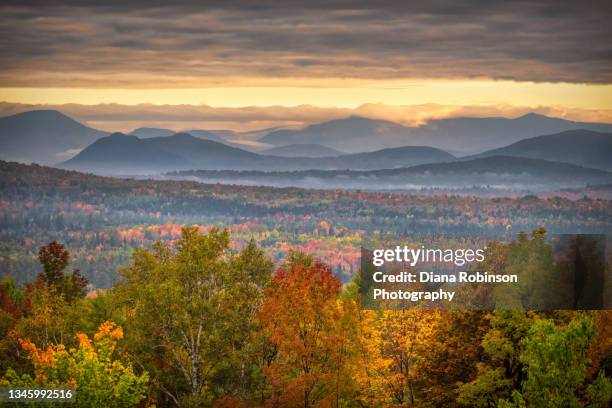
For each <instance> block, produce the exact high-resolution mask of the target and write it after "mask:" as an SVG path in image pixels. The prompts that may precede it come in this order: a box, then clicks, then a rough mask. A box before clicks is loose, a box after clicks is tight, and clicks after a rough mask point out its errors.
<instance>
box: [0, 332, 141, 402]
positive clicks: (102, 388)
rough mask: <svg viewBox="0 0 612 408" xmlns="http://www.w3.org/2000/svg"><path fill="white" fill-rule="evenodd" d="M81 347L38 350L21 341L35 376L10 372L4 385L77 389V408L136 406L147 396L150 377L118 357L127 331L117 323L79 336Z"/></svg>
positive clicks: (30, 343)
mask: <svg viewBox="0 0 612 408" xmlns="http://www.w3.org/2000/svg"><path fill="white" fill-rule="evenodd" d="M76 338H77V339H78V343H79V345H78V348H70V349H66V347H65V346H64V345H63V344H61V343H60V344H56V345H49V346H47V347H45V348H39V347H37V346H36V345H35V344H34V343H33V342H31V341H30V340H29V339H19V343H20V345H21V348H22V349H23V350H24V351H25V352H26V353H28V355H29V357H30V359H31V361H32V364H33V366H34V375H33V376H32V375H29V374H23V375H21V376H20V375H18V374H17V372H15V371H14V370H13V369H9V370H8V371H7V373H6V375H5V376H4V378H3V379H2V380H0V384H1V385H4V386H11V387H30V388H32V387H38V388H41V387H48V388H53V387H55V388H58V387H65V388H74V389H75V390H76V402H75V404H74V406H76V407H109V406H113V407H132V406H134V405H136V404H137V403H138V402H140V401H142V399H143V398H144V397H145V395H146V391H147V383H148V375H147V373H142V374H140V375H138V374H136V373H134V371H133V369H132V367H131V366H130V365H129V364H124V363H123V362H121V361H120V360H118V359H117V358H115V356H114V352H115V348H116V343H117V342H118V341H119V340H121V339H122V338H123V329H122V328H121V327H119V326H117V325H116V324H115V323H113V322H109V321H107V322H105V323H103V324H102V325H100V327H99V330H98V332H97V333H96V335H95V336H94V338H93V341H92V339H90V338H89V337H88V336H87V335H85V334H83V333H78V334H77V335H76Z"/></svg>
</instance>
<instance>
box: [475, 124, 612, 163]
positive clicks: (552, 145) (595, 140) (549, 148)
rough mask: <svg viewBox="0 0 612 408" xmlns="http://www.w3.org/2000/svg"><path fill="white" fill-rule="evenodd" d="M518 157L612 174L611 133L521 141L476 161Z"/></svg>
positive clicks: (571, 132)
mask: <svg viewBox="0 0 612 408" xmlns="http://www.w3.org/2000/svg"><path fill="white" fill-rule="evenodd" d="M500 155H501V156H516V157H525V158H530V159H542V160H550V161H558V162H563V163H572V164H577V165H580V166H586V167H593V168H598V169H604V170H612V133H600V132H594V131H590V130H568V131H565V132H561V133H557V134H552V135H544V136H538V137H534V138H530V139H525V140H521V141H519V142H516V143H513V144H511V145H509V146H506V147H502V148H499V149H494V150H490V151H488V152H485V153H482V154H479V155H478V156H476V157H489V156H500Z"/></svg>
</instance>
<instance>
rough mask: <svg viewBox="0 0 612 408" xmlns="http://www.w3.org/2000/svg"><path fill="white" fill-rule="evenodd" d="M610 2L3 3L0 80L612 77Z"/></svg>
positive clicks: (176, 82) (110, 82) (142, 82)
mask: <svg viewBox="0 0 612 408" xmlns="http://www.w3.org/2000/svg"><path fill="white" fill-rule="evenodd" d="M611 19H612V6H610V4H609V2H600V1H593V2H588V3H585V2H573V1H572V2H570V1H567V2H566V1H535V0H534V1H516V2H490V1H477V0H474V1H467V2H461V4H459V2H456V1H452V0H446V1H435V0H434V1H416V2H412V1H411V2H398V1H384V0H383V1H377V2H371V1H319V0H310V1H292V0H288V1H283V2H277V1H274V2H272V1H258V2H253V1H251V0H240V1H233V0H230V1H224V2H206V1H205V2H201V1H178V2H162V1H156V0H150V1H129V2H126V1H105V2H90V1H70V0H65V1H53V0H46V1H28V0H21V1H12V0H8V1H4V2H2V4H1V5H0V86H4V87H6V86H19V87H25V86H35V87H39V86H64V87H65V86H72V87H76V86H86V87H105V88H113V87H181V86H194V85H200V86H202V85H209V84H215V83H218V82H227V81H231V80H232V79H235V78H241V79H244V78H292V77H300V78H365V79H388V78H424V77H425V78H479V77H486V78H495V79H515V80H521V81H552V82H556V81H562V82H580V83H583V82H586V83H611V82H612V69H610V68H611V67H612V45H611V44H612V43H611V42H610V41H609V39H610V38H612V31H611V27H612V26H611V25H610V24H609V21H610V20H611Z"/></svg>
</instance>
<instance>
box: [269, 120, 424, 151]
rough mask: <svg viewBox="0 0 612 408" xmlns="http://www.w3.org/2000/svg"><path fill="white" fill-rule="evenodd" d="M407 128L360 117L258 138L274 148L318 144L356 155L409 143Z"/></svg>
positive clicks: (278, 132) (286, 130)
mask: <svg viewBox="0 0 612 408" xmlns="http://www.w3.org/2000/svg"><path fill="white" fill-rule="evenodd" d="M409 133H410V129H409V128H407V127H405V126H402V125H400V124H398V123H394V122H389V121H385V120H374V119H368V118H364V117H360V116H351V117H349V118H346V119H336V120H331V121H329V122H323V123H318V124H315V125H310V126H307V127H305V128H304V129H298V130H291V129H281V130H275V131H272V132H270V133H268V134H267V135H265V136H264V137H262V138H261V141H262V142H263V143H268V144H271V145H275V146H282V145H288V144H320V145H323V146H327V147H331V148H333V149H337V150H340V151H344V152H348V153H360V152H367V151H373V150H379V149H384V148H388V147H400V146H406V145H415V143H410V142H411V140H410V137H409V136H410V135H409Z"/></svg>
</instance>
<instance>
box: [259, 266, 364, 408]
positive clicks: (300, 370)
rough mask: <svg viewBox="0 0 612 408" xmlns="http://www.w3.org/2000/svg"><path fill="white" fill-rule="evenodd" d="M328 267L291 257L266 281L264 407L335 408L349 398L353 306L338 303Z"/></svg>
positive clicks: (337, 290) (337, 283) (335, 282)
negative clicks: (268, 283) (267, 348)
mask: <svg viewBox="0 0 612 408" xmlns="http://www.w3.org/2000/svg"><path fill="white" fill-rule="evenodd" d="M340 291H341V283H340V281H339V280H338V279H337V278H336V277H335V276H334V275H333V274H332V271H331V270H330V269H329V267H327V266H325V265H324V264H322V263H319V262H317V261H313V260H312V259H311V258H308V257H303V256H302V257H301V256H299V255H298V256H294V257H292V258H291V259H290V261H289V262H287V263H286V264H285V265H284V266H282V267H281V268H280V270H279V271H278V272H277V274H276V275H275V276H274V278H273V279H272V284H271V287H270V288H269V289H268V292H267V296H266V300H265V302H264V304H263V305H262V308H261V311H260V319H261V322H262V325H263V329H264V332H265V333H266V335H267V338H268V341H269V343H270V344H269V346H270V348H271V349H272V350H273V358H271V359H269V360H268V362H267V363H266V364H264V367H263V373H264V377H265V380H266V386H267V390H266V393H265V395H264V399H265V400H266V401H267V403H269V404H272V405H281V406H301V407H313V406H339V405H341V403H342V401H344V400H345V399H348V398H350V395H351V394H353V393H354V392H355V384H354V382H353V381H352V375H351V372H350V368H351V361H352V359H353V358H354V354H355V350H356V349H355V344H356V334H357V333H356V330H355V322H354V321H353V319H354V318H355V316H356V315H357V313H356V310H355V303H354V302H352V301H350V300H347V299H340V298H339V295H340Z"/></svg>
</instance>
